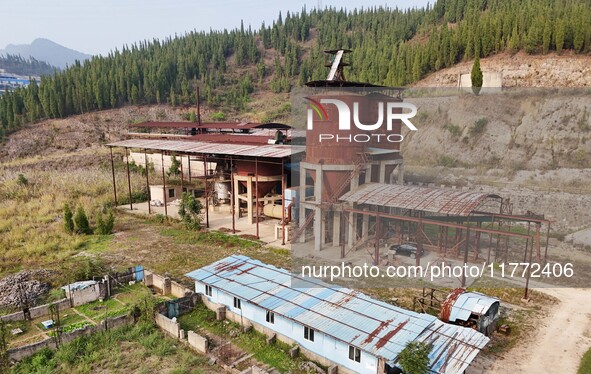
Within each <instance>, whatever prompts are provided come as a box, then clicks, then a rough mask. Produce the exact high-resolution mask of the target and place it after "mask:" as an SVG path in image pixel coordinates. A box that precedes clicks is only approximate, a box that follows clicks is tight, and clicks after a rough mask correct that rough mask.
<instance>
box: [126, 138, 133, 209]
mask: <svg viewBox="0 0 591 374" xmlns="http://www.w3.org/2000/svg"><path fill="white" fill-rule="evenodd" d="M129 152H131V149H130V150H129ZM125 163H126V164H127V188H128V189H129V210H133V201H132V200H131V176H130V175H129V153H128V152H127V149H126V150H125Z"/></svg>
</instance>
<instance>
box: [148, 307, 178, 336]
mask: <svg viewBox="0 0 591 374" xmlns="http://www.w3.org/2000/svg"><path fill="white" fill-rule="evenodd" d="M154 320H155V321H156V325H158V327H160V329H162V331H164V332H166V333H167V334H168V335H170V336H172V337H173V338H175V339H179V337H180V336H181V326H180V325H179V323H178V322H176V321H173V320H171V319H170V318H168V317H166V316H164V315H162V314H160V313H156V318H155V319H154Z"/></svg>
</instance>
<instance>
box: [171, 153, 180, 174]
mask: <svg viewBox="0 0 591 374" xmlns="http://www.w3.org/2000/svg"><path fill="white" fill-rule="evenodd" d="M180 167H181V162H180V161H179V160H178V159H177V158H176V156H172V158H171V160H170V169H168V176H169V177H170V176H174V177H176V176H178V175H180V174H181V169H180Z"/></svg>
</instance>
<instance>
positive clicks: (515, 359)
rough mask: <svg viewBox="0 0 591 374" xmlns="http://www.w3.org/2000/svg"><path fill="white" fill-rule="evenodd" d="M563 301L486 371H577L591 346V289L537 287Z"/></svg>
mask: <svg viewBox="0 0 591 374" xmlns="http://www.w3.org/2000/svg"><path fill="white" fill-rule="evenodd" d="M537 290H538V291H540V292H544V293H546V294H548V295H551V296H554V297H556V298H558V299H559V300H560V303H559V304H556V305H555V307H554V311H553V312H551V313H550V314H549V315H548V316H547V317H546V318H543V319H540V321H539V324H540V328H539V329H538V330H537V332H536V333H535V334H533V335H532V337H531V338H530V339H528V341H527V342H523V343H521V344H520V345H519V346H517V347H516V348H514V349H513V350H511V351H509V352H508V353H507V354H506V355H505V356H506V358H505V359H502V360H497V361H496V362H495V363H494V365H493V366H492V368H491V369H490V370H489V371H487V373H492V374H501V373H503V374H505V373H511V374H519V373H527V374H529V373H532V374H533V373H536V374H537V373H547V372H556V373H561V374H575V373H576V372H577V369H578V367H579V363H580V362H581V357H582V356H583V354H584V353H585V352H586V351H587V350H588V349H589V347H590V346H591V303H590V302H589V301H590V300H591V289H572V288H547V289H542V288H539V289H537Z"/></svg>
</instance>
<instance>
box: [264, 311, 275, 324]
mask: <svg viewBox="0 0 591 374" xmlns="http://www.w3.org/2000/svg"><path fill="white" fill-rule="evenodd" d="M266 320H267V322H269V323H275V313H273V312H270V311H268V310H267V318H266Z"/></svg>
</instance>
